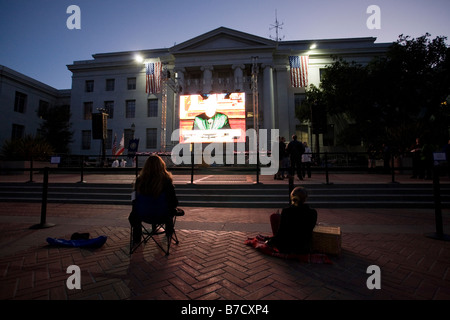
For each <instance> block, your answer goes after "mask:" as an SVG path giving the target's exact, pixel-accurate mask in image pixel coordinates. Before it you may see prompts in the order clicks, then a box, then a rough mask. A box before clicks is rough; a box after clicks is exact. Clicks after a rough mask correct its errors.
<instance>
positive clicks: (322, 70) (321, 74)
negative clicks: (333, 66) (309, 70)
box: [319, 68, 327, 82]
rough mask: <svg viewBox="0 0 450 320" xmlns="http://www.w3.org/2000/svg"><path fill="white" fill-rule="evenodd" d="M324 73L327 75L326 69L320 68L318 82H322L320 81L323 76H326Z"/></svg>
mask: <svg viewBox="0 0 450 320" xmlns="http://www.w3.org/2000/svg"><path fill="white" fill-rule="evenodd" d="M326 73H327V69H326V68H320V69H319V79H320V82H322V80H323V78H324V76H325V75H326Z"/></svg>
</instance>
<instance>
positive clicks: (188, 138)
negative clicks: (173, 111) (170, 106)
mask: <svg viewBox="0 0 450 320" xmlns="http://www.w3.org/2000/svg"><path fill="white" fill-rule="evenodd" d="M199 142H201V143H203V142H205V143H211V142H245V93H243V92H235V93H228V94H226V93H214V94H207V95H198V94H195V95H181V96H180V143H199Z"/></svg>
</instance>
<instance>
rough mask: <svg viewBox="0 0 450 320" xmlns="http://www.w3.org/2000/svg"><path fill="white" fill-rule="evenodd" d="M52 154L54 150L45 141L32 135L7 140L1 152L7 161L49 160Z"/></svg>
mask: <svg viewBox="0 0 450 320" xmlns="http://www.w3.org/2000/svg"><path fill="white" fill-rule="evenodd" d="M52 154H53V148H52V146H51V145H50V144H49V143H48V142H47V141H46V140H45V139H43V138H42V137H34V136H32V135H26V136H24V137H22V138H18V139H12V140H5V142H4V143H3V145H2V150H1V155H2V158H4V159H5V160H22V161H28V160H31V159H33V160H48V157H49V156H51V155H52Z"/></svg>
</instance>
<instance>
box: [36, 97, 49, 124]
mask: <svg viewBox="0 0 450 320" xmlns="http://www.w3.org/2000/svg"><path fill="white" fill-rule="evenodd" d="M48 108H49V103H48V102H47V101H43V100H39V109H38V117H39V118H41V119H43V118H44V117H45V115H46V114H47V110H48Z"/></svg>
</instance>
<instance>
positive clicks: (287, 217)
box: [267, 187, 317, 254]
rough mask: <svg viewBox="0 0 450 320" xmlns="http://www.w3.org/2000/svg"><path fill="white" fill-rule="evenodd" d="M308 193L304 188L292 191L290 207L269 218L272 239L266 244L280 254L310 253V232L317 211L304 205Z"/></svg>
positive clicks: (315, 220) (314, 222)
mask: <svg viewBox="0 0 450 320" xmlns="http://www.w3.org/2000/svg"><path fill="white" fill-rule="evenodd" d="M307 197H308V193H307V191H306V189H305V188H304V187H296V188H294V189H293V190H292V192H291V195H290V198H291V205H290V206H289V207H287V208H284V209H283V210H282V211H281V214H280V213H274V214H272V215H271V216H270V223H271V227H272V232H273V237H271V238H270V239H269V240H268V242H267V244H268V245H269V246H271V247H275V248H277V249H278V250H279V251H280V252H281V253H297V254H304V253H310V252H311V247H312V232H313V229H314V227H315V225H316V223H317V211H316V210H315V209H312V208H310V207H309V205H307V204H305V202H306V199H307Z"/></svg>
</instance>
